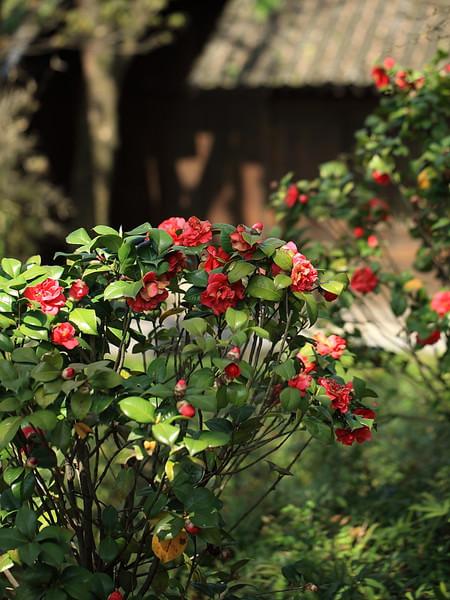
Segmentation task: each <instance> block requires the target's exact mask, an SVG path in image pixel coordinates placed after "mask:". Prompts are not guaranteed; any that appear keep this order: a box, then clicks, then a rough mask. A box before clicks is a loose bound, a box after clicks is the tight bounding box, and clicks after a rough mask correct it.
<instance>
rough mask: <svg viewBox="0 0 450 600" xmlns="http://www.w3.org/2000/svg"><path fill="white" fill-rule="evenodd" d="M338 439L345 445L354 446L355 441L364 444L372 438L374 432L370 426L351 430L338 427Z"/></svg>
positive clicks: (336, 432)
mask: <svg viewBox="0 0 450 600" xmlns="http://www.w3.org/2000/svg"><path fill="white" fill-rule="evenodd" d="M335 434H336V440H337V441H338V442H340V443H341V444H344V446H352V445H353V444H354V443H355V442H356V443H357V444H362V443H364V442H368V441H369V440H370V439H372V432H371V431H370V429H369V428H368V427H359V428H358V429H354V430H353V431H350V429H341V428H338V429H336V430H335Z"/></svg>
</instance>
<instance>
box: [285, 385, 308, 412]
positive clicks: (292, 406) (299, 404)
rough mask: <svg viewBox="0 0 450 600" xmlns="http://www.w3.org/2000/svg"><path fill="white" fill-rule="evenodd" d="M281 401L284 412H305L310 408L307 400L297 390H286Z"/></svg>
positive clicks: (288, 388)
mask: <svg viewBox="0 0 450 600" xmlns="http://www.w3.org/2000/svg"><path fill="white" fill-rule="evenodd" d="M280 401H281V406H282V407H283V408H284V410H288V411H294V410H298V409H300V410H301V411H302V412H305V411H306V410H307V408H308V400H307V398H306V397H303V396H302V395H301V394H300V390H298V389H297V388H291V387H287V388H285V389H284V390H283V391H282V392H281V394H280Z"/></svg>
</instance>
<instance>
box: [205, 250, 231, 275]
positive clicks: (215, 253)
mask: <svg viewBox="0 0 450 600" xmlns="http://www.w3.org/2000/svg"><path fill="white" fill-rule="evenodd" d="M228 260H230V255H229V254H228V252H225V250H224V249H223V248H216V247H215V246H207V247H206V248H205V251H204V252H203V256H202V261H201V263H200V268H202V269H205V271H206V272H207V273H209V272H210V271H212V270H213V269H217V268H218V267H221V266H222V265H223V264H224V263H226V262H227V261H228Z"/></svg>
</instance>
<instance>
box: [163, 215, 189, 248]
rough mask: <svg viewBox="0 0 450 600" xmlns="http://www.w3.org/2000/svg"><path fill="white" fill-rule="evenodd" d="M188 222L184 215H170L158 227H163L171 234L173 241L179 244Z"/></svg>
mask: <svg viewBox="0 0 450 600" xmlns="http://www.w3.org/2000/svg"><path fill="white" fill-rule="evenodd" d="M185 224H186V221H185V219H183V217H170V219H166V220H165V221H163V222H162V223H160V224H159V225H158V229H162V230H163V231H165V232H166V233H168V234H169V235H170V237H171V238H172V239H173V243H174V244H177V245H179V244H180V238H181V234H182V233H183V228H184V226H185Z"/></svg>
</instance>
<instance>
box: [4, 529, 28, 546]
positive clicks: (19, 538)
mask: <svg viewBox="0 0 450 600" xmlns="http://www.w3.org/2000/svg"><path fill="white" fill-rule="evenodd" d="M27 541H28V540H27V538H26V537H25V536H24V535H23V534H22V533H20V531H18V530H17V529H15V528H14V529H10V528H7V527H3V528H2V529H0V549H1V550H3V551H5V550H13V549H15V548H17V547H18V546H21V545H22V544H26V543H27Z"/></svg>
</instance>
